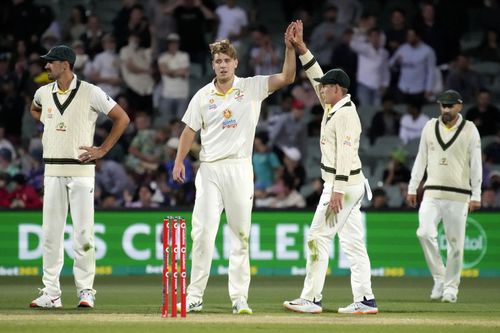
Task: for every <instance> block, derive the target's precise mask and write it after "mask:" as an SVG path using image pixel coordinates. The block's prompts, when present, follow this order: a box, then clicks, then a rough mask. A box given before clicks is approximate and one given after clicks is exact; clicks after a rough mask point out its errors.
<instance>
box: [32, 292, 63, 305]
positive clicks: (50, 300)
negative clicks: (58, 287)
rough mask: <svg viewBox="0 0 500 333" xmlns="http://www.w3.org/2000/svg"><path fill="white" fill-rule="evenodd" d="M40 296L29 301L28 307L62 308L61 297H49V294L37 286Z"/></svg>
mask: <svg viewBox="0 0 500 333" xmlns="http://www.w3.org/2000/svg"><path fill="white" fill-rule="evenodd" d="M38 291H39V293H40V296H39V297H38V298H36V299H34V300H32V301H31V303H30V308H44V309H51V308H62V306H63V305H62V302H61V297H60V296H59V297H51V296H49V294H47V293H46V292H45V290H43V289H41V288H39V289H38Z"/></svg>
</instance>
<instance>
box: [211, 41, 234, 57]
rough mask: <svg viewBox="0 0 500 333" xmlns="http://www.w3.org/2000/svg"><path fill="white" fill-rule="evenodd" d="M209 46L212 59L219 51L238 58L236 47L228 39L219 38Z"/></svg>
mask: <svg viewBox="0 0 500 333" xmlns="http://www.w3.org/2000/svg"><path fill="white" fill-rule="evenodd" d="M209 46H210V53H211V54H212V59H213V58H214V57H215V55H216V54H217V53H222V54H225V55H228V56H229V57H231V58H232V59H237V54H236V49H235V48H234V46H233V45H232V44H231V42H230V41H229V40H227V39H223V40H218V41H216V42H214V43H212V44H210V45H209Z"/></svg>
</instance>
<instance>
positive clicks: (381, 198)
mask: <svg viewBox="0 0 500 333" xmlns="http://www.w3.org/2000/svg"><path fill="white" fill-rule="evenodd" d="M370 208H373V209H384V208H389V204H388V198H387V193H385V191H384V189H383V188H381V187H379V188H376V189H374V190H373V196H372V201H371V205H370Z"/></svg>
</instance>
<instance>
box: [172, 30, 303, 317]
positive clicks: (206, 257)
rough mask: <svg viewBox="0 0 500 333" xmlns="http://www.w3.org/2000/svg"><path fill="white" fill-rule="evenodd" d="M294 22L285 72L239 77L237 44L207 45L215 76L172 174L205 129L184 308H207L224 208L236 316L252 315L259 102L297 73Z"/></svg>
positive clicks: (188, 118)
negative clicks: (252, 236)
mask: <svg viewBox="0 0 500 333" xmlns="http://www.w3.org/2000/svg"><path fill="white" fill-rule="evenodd" d="M292 27H293V24H290V25H289V26H288V28H287V29H286V32H285V34H284V42H285V45H286V48H285V59H284V63H283V69H282V72H281V73H278V74H274V75H269V76H267V75H258V76H254V77H248V78H240V77H237V76H236V75H235V70H236V68H237V66H238V59H237V55H236V50H235V48H234V46H233V45H231V43H230V42H229V41H228V40H222V41H217V42H215V43H213V44H211V45H210V50H211V54H212V68H213V70H214V72H215V79H214V80H213V81H212V82H210V83H209V84H207V85H206V86H205V87H203V88H201V89H200V90H199V91H198V92H197V93H196V94H195V95H194V96H193V98H192V99H191V101H190V103H189V106H188V108H187V110H186V113H185V114H184V117H183V118H182V121H183V122H184V123H185V124H186V127H185V128H184V130H183V132H182V134H181V136H180V140H179V148H178V151H177V155H176V158H175V165H174V170H173V178H174V180H175V181H177V182H183V181H184V177H185V169H184V163H183V160H184V158H185V157H186V155H187V153H188V151H189V149H190V147H191V145H192V143H193V141H194V138H195V135H196V132H198V131H200V137H201V152H200V161H201V164H200V168H199V170H198V172H197V174H196V179H195V186H196V199H195V204H194V209H193V215H192V232H191V237H192V241H193V245H192V251H191V257H192V266H191V279H190V284H189V286H188V289H187V311H188V312H198V311H201V310H202V307H203V295H204V292H205V288H206V285H207V282H208V278H209V275H210V267H211V263H212V256H213V251H214V245H215V244H214V243H215V237H216V235H217V230H218V228H219V222H220V215H221V213H222V211H223V210H224V211H225V213H226V217H227V222H228V226H229V230H230V243H231V250H230V257H229V269H228V280H229V283H228V287H229V288H228V289H229V296H230V299H231V303H232V312H233V313H234V314H251V313H252V309H251V308H250V307H249V306H248V289H249V285H250V261H249V234H250V224H251V215H252V207H253V194H254V192H253V191H254V184H253V178H254V176H253V168H252V160H251V157H252V149H253V141H254V137H255V129H256V127H257V124H258V121H259V115H260V107H261V103H262V101H263V100H264V99H265V98H267V97H268V96H269V95H270V94H271V93H273V92H274V91H276V90H278V89H280V88H282V87H285V86H286V85H289V84H291V83H292V82H293V81H294V79H295V71H296V64H295V50H294V48H293V46H292V44H291V35H292Z"/></svg>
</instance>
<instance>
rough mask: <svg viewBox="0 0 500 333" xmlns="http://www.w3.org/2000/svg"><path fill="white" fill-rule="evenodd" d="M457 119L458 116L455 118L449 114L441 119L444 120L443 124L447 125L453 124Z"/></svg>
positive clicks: (445, 114)
mask: <svg viewBox="0 0 500 333" xmlns="http://www.w3.org/2000/svg"><path fill="white" fill-rule="evenodd" d="M455 118H456V115H455V116H453V115H451V114H449V113H444V114H443V115H442V116H441V119H442V120H443V123H445V124H449V123H450V122H452V121H453V120H455Z"/></svg>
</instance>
